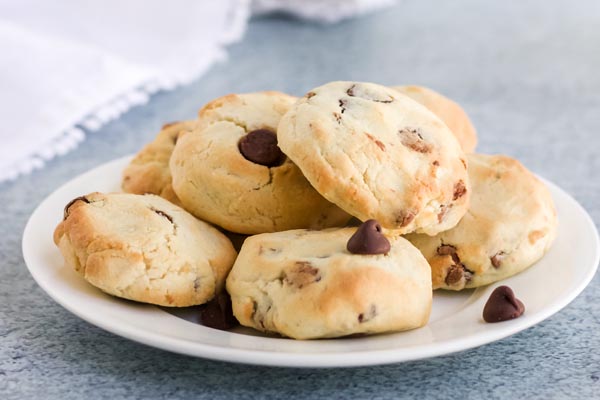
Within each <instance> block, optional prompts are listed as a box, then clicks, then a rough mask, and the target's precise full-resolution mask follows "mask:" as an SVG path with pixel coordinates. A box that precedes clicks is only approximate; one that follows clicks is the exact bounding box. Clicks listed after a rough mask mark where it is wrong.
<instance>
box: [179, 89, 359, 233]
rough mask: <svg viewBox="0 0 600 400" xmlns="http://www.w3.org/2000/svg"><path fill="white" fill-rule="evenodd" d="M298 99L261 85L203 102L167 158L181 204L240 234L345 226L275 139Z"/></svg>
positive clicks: (343, 218)
mask: <svg viewBox="0 0 600 400" xmlns="http://www.w3.org/2000/svg"><path fill="white" fill-rule="evenodd" d="M295 101H296V98H294V97H291V96H288V95H286V94H283V93H279V92H259V93H249V94H239V95H238V94H232V95H228V96H224V97H221V98H219V99H216V100H213V101H212V102H210V103H208V104H207V105H206V106H204V107H203V108H202V109H201V110H200V113H199V119H198V122H197V126H196V127H195V128H194V129H193V130H192V131H190V132H186V133H185V134H183V135H182V136H181V137H180V139H179V140H178V142H177V144H176V146H175V150H174V151H173V155H172V157H171V162H170V168H171V173H172V175H173V188H174V190H175V192H176V194H177V196H178V197H179V199H180V200H181V202H182V204H183V206H184V207H185V208H186V210H188V211H190V212H191V213H192V214H194V215H196V216H197V217H198V218H202V219H203V220H205V221H209V222H212V223H214V224H216V225H219V226H221V227H223V228H225V229H227V230H229V231H232V232H237V233H244V234H255V233H263V232H275V231H281V230H288V229H296V228H316V229H319V228H326V227H332V226H343V225H344V224H345V223H346V222H347V221H348V220H349V219H350V216H349V215H348V214H346V213H345V212H344V211H342V210H341V209H340V208H338V207H337V206H335V205H334V204H332V203H330V202H329V201H327V200H326V199H324V198H323V197H322V196H321V195H320V194H319V193H318V192H317V191H316V190H315V189H313V187H312V186H311V185H310V183H309V182H308V181H307V180H306V178H304V176H303V175H302V172H301V171H300V169H299V168H298V167H297V166H296V165H295V164H294V163H293V162H292V161H291V160H290V159H288V158H287V157H285V155H283V154H282V153H280V150H279V148H278V147H277V136H276V131H277V125H278V124H279V121H280V119H281V116H282V115H283V114H285V112H286V111H287V110H288V109H289V108H290V106H291V105H292V104H293V103H294V102H295ZM270 138H271V139H272V140H269V139H270ZM257 146H264V148H262V149H261V148H260V147H257ZM278 152H279V153H278Z"/></svg>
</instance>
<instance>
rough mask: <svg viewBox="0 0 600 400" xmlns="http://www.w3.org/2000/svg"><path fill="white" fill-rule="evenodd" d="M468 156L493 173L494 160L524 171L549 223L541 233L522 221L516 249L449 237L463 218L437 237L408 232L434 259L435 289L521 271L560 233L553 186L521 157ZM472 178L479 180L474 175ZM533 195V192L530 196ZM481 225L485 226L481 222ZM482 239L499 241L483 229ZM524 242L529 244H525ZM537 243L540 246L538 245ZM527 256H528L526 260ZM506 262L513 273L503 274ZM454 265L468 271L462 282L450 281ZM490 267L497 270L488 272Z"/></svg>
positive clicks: (496, 279) (455, 288) (475, 283)
mask: <svg viewBox="0 0 600 400" xmlns="http://www.w3.org/2000/svg"><path fill="white" fill-rule="evenodd" d="M468 158H469V159H470V165H471V164H473V166H475V165H476V164H477V163H479V162H482V161H481V160H485V163H486V164H485V165H484V166H483V167H477V168H479V169H482V170H485V171H486V173H488V174H490V175H496V173H497V171H495V170H492V165H491V163H499V164H501V165H502V166H503V168H504V169H506V171H505V173H511V172H513V173H514V172H515V171H516V172H518V173H519V174H522V176H525V177H526V179H527V180H528V181H530V182H531V184H532V185H535V190H536V192H537V193H538V194H537V195H536V200H537V201H538V202H539V203H540V204H542V206H543V209H544V214H543V216H545V217H546V223H547V225H546V226H544V227H541V228H542V229H543V230H545V232H544V234H543V235H542V236H539V234H540V233H541V232H542V230H540V229H538V227H537V226H536V227H532V228H529V225H528V224H523V223H522V222H521V221H520V222H519V226H523V232H522V235H521V240H520V241H519V242H518V243H517V244H516V247H515V248H514V249H494V250H490V249H487V248H481V246H480V242H479V241H478V242H468V243H460V242H459V240H458V239H454V240H452V239H450V238H448V235H450V234H452V232H454V231H453V230H454V229H461V227H462V225H461V223H460V222H459V224H458V225H457V226H456V227H455V228H452V229H450V230H448V231H445V232H441V233H439V234H438V235H435V236H433V237H429V236H427V235H423V234H414V233H413V234H409V235H406V236H405V237H406V238H407V239H408V240H409V241H410V242H411V243H413V244H414V245H415V246H416V247H417V248H418V249H419V250H420V251H421V252H423V254H424V256H425V258H426V259H427V261H428V262H429V263H430V265H431V271H432V282H433V288H434V290H436V289H444V290H452V291H460V290H463V289H474V288H477V287H481V286H485V285H489V284H491V283H494V282H499V281H501V280H504V279H506V278H509V277H511V276H514V275H517V274H519V273H521V272H523V271H525V270H526V269H528V268H530V267H531V266H533V265H534V264H536V263H537V262H538V261H539V260H541V259H542V258H543V257H544V256H545V255H546V253H547V252H548V251H549V250H550V248H551V247H552V244H553V243H554V241H555V240H556V237H557V234H558V218H557V214H556V206H555V204H554V200H553V198H552V195H551V193H550V191H549V189H548V188H547V187H546V185H545V184H544V183H543V182H542V181H541V180H540V179H538V177H537V176H536V175H535V174H533V173H532V172H531V171H529V170H528V169H527V168H526V167H525V166H524V165H523V164H522V163H521V162H520V161H518V160H517V159H514V158H512V157H509V156H505V155H486V154H479V153H472V154H469V155H468ZM471 181H472V182H475V181H474V180H473V179H472V180H471ZM474 186H475V190H474V192H473V196H478V191H477V189H476V187H477V183H476V184H475V185H474ZM530 197H531V196H529V197H528V198H530ZM472 218H476V217H473V213H472V212H471V211H468V212H467V216H465V219H464V221H469V222H470V223H472ZM538 218H539V217H538ZM478 226H481V224H479V225H478ZM486 234H487V233H486ZM534 234H537V236H536V237H533V236H534ZM478 240H485V241H492V242H494V243H495V242H497V241H498V240H497V238H494V237H491V238H488V237H486V236H485V235H481V233H480V234H479V235H478ZM523 243H525V244H526V245H527V246H526V247H523V246H522V244H523ZM536 246H537V247H540V248H539V249H535V248H536ZM440 247H452V248H454V250H453V252H447V251H442V252H440V251H439V249H440ZM464 248H469V249H476V250H477V251H474V252H469V253H468V254H467V253H465V251H464ZM524 249H526V250H527V251H525V250H524ZM508 250H511V251H508ZM451 253H453V254H451ZM471 253H472V254H471ZM496 257H499V259H496ZM524 258H525V260H523V259H524ZM494 264H496V265H494ZM502 265H504V266H506V265H510V270H511V271H510V273H508V274H502V269H501V268H502ZM515 265H516V266H515ZM451 268H463V269H464V272H466V274H464V273H463V276H462V277H461V278H460V279H459V280H458V281H457V283H458V284H449V283H448V282H447V281H446V280H447V277H448V275H449V270H450V269H451ZM488 271H492V272H494V273H493V274H488V273H487V272H488ZM482 275H484V276H482Z"/></svg>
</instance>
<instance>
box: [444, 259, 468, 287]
mask: <svg viewBox="0 0 600 400" xmlns="http://www.w3.org/2000/svg"><path fill="white" fill-rule="evenodd" d="M464 275H465V269H464V267H463V265H462V264H453V265H451V266H450V268H448V273H447V274H446V279H445V281H446V285H448V286H452V285H455V284H457V283H458V282H460V281H461V279H462V278H463V276H464Z"/></svg>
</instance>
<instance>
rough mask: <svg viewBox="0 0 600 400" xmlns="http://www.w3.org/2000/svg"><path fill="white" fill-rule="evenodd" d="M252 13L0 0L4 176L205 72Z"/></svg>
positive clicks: (226, 8) (201, 5) (299, 9)
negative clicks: (155, 94)
mask: <svg viewBox="0 0 600 400" xmlns="http://www.w3.org/2000/svg"><path fill="white" fill-rule="evenodd" d="M389 2H390V1H389V0H350V1H347V2H345V3H346V5H345V6H343V7H341V6H340V5H341V3H343V2H341V1H339V0H328V1H324V2H322V4H321V5H318V3H319V2H316V1H306V2H305V1H302V0H288V1H270V2H269V1H258V2H257V3H256V4H255V9H257V10H258V11H262V12H267V11H282V10H283V11H288V12H292V13H296V14H298V15H301V16H306V17H316V16H317V14H318V13H315V12H316V10H317V8H318V9H320V10H321V11H322V10H323V4H329V6H330V8H329V9H328V10H329V11H328V13H329V14H330V15H331V16H332V18H330V19H331V20H337V19H339V18H340V17H344V16H348V15H351V14H352V13H356V12H358V11H359V10H366V9H368V7H367V6H365V4H367V3H372V4H383V3H389ZM361 4H362V5H361ZM338 6H340V7H339V8H338ZM303 10H304V11H303ZM250 13H251V3H250V0H220V1H197V0H171V1H168V2H167V1H163V0H127V1H118V0H104V1H95V0H59V1H52V2H49V1H43V0H20V1H18V2H16V1H14V0H0V49H1V50H2V52H1V55H0V57H2V62H0V88H2V90H0V109H2V110H4V113H3V121H2V122H3V123H2V129H1V130H0V140H1V141H2V143H3V145H2V146H0V182H2V181H5V180H10V179H14V178H16V177H17V176H18V175H20V174H23V173H28V172H30V171H31V170H33V169H35V168H40V167H42V166H43V165H44V162H45V161H46V160H49V159H51V158H52V157H54V156H56V155H60V154H64V153H65V152H67V151H69V150H70V149H72V148H74V147H75V146H76V145H77V143H79V142H80V141H81V140H83V139H84V136H85V134H84V131H86V130H91V131H93V130H96V129H98V128H99V127H100V126H102V125H103V124H104V123H106V122H108V121H109V120H111V119H114V118H117V117H118V116H119V115H121V114H122V113H124V112H125V111H127V110H128V109H129V108H131V107H132V106H134V105H138V104H142V103H144V102H146V101H148V98H149V96H150V95H151V94H152V93H154V92H156V91H158V90H168V89H172V88H174V87H176V86H178V85H181V84H185V83H187V82H189V81H191V80H192V79H195V78H197V77H198V76H200V75H201V74H202V73H203V72H205V71H206V70H207V69H208V68H209V67H210V66H211V65H212V64H213V63H214V62H215V61H218V60H222V59H223V58H224V57H225V52H224V46H225V45H227V44H229V43H231V42H233V41H235V40H239V39H240V38H241V37H242V35H243V33H244V31H245V28H246V24H247V21H248V19H249V18H250ZM182 55H184V56H182Z"/></svg>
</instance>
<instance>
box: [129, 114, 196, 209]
mask: <svg viewBox="0 0 600 400" xmlns="http://www.w3.org/2000/svg"><path fill="white" fill-rule="evenodd" d="M194 124H195V121H183V122H175V123H170V124H166V125H164V126H163V128H162V130H161V131H160V133H159V134H158V135H157V136H156V138H155V139H154V141H152V143H149V144H147V145H146V146H145V147H144V148H143V149H142V150H141V151H140V152H139V153H138V154H136V156H135V157H134V158H133V159H132V160H131V162H130V163H129V165H128V166H127V168H125V170H124V171H123V180H122V182H121V188H122V189H123V191H124V192H126V193H133V194H146V193H150V194H156V195H159V196H160V197H163V198H165V199H167V200H169V201H170V202H172V203H174V204H179V199H178V198H177V195H176V194H175V192H174V191H173V187H172V185H171V171H170V170H169V159H170V158H171V153H173V149H174V148H175V143H176V142H177V140H178V138H179V134H180V133H181V132H182V131H187V130H190V129H192V128H193V127H194Z"/></svg>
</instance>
